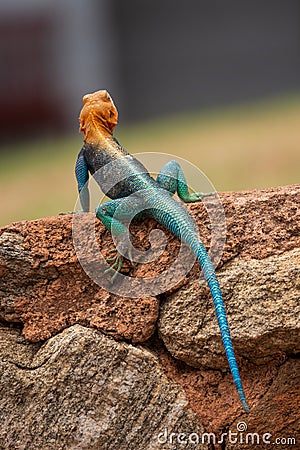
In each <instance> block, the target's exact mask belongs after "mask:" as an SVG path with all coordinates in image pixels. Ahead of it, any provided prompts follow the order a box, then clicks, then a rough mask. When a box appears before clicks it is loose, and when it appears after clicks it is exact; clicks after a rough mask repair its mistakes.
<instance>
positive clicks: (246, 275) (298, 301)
mask: <svg viewBox="0 0 300 450" xmlns="http://www.w3.org/2000/svg"><path fill="white" fill-rule="evenodd" d="M218 277H219V281H220V286H221V290H222V293H223V296H224V299H225V302H226V309H227V316H228V322H229V325H230V330H231V335H232V339H233V342H234V346H235V349H236V351H237V353H238V355H239V356H243V357H244V358H247V359H248V360H249V361H252V362H254V363H255V364H263V363H266V362H268V361H271V360H272V359H274V357H276V356H278V355H284V354H286V353H287V354H290V355H293V354H296V353H299V352H300V248H297V249H294V250H290V251H287V252H285V253H283V254H280V255H276V256H269V257H267V258H265V259H263V260H257V259H235V260H234V261H233V262H231V263H229V264H227V265H226V269H223V270H221V271H219V272H218ZM206 290H207V288H206V285H205V281H204V280H201V282H200V283H199V282H198V280H192V281H191V282H190V283H188V284H187V285H186V286H184V287H183V288H181V289H180V291H178V292H176V293H174V294H172V295H170V296H169V297H168V299H167V300H166V301H165V302H164V303H163V304H162V307H161V312H160V318H159V326H158V329H159V333H160V336H161V338H162V340H163V341H164V343H165V345H166V347H167V349H168V350H169V352H170V353H171V354H172V355H173V356H174V357H176V358H177V359H180V360H182V361H184V362H186V363H187V364H189V365H191V366H194V367H201V366H205V367H211V368H220V369H223V368H226V367H227V361H226V357H225V355H224V351H223V345H222V341H221V338H220V335H219V330H218V325H217V323H216V319H215V311H214V306H213V302H212V301H211V299H210V298H207V295H206Z"/></svg>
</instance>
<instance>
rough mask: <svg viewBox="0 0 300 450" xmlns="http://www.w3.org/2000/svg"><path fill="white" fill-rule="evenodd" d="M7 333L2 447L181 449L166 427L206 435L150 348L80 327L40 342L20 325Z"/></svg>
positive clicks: (1, 349) (2, 333)
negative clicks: (20, 330)
mask: <svg viewBox="0 0 300 450" xmlns="http://www.w3.org/2000/svg"><path fill="white" fill-rule="evenodd" d="M0 339H1V347H0V353H1V360H2V362H1V374H2V377H1V410H0V419H1V420H0V447H1V449H10V450H21V449H22V450H23V449H24V450H25V449H26V450H32V449H47V450H48V449H49V450H50V449H59V450H62V449H78V450H83V449H87V450H92V449H111V450H115V449H119V450H135V449H145V450H147V449H149V450H152V449H153V450H155V449H157V448H164V449H175V448H177V447H176V446H175V445H173V444H172V443H170V442H168V438H167V439H166V438H165V430H166V429H167V430H168V434H169V435H170V434H171V433H172V432H175V433H177V430H184V431H185V432H188V433H192V432H194V433H197V434H198V435H199V436H200V435H201V434H202V433H203V427H201V426H200V425H199V423H198V420H197V417H196V415H195V413H192V412H191V411H190V410H189V409H188V408H187V400H186V398H185V394H184V392H183V389H181V388H180V387H179V385H177V384H175V383H174V382H171V381H170V380H169V379H168V378H167V377H166V375H165V374H164V373H163V371H162V369H161V367H160V366H159V364H158V361H157V358H156V357H155V356H154V355H153V354H152V353H151V352H150V351H149V350H146V349H142V348H136V347H134V346H132V345H130V344H126V343H117V342H116V341H114V340H113V339H111V338H109V337H106V336H104V335H102V334H100V333H98V332H96V331H95V330H89V329H87V328H84V327H82V326H80V325H74V326H73V327H71V328H68V329H66V330H64V331H63V332H62V333H61V334H59V335H58V336H56V337H54V338H52V339H50V340H49V341H48V342H47V343H46V344H44V345H43V346H41V347H40V346H38V345H35V346H33V345H28V343H26V342H25V341H24V339H20V337H19V334H18V332H16V331H8V330H5V329H4V330H3V329H0ZM4 387H5V389H3V388H4ZM161 433H162V434H161ZM165 441H167V442H165ZM160 442H162V443H163V444H164V445H163V446H161V445H160ZM185 448H188V449H194V448H195V447H194V445H192V444H189V445H187V446H185ZM197 448H200V449H207V448H208V447H207V445H200V446H199V447H197Z"/></svg>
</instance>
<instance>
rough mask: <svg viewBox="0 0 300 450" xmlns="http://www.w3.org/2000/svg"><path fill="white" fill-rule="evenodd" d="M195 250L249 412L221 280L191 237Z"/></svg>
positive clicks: (204, 252)
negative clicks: (219, 280) (220, 284)
mask: <svg viewBox="0 0 300 450" xmlns="http://www.w3.org/2000/svg"><path fill="white" fill-rule="evenodd" d="M189 244H190V246H191V248H192V250H193V252H194V253H195V255H196V257H197V259H198V261H199V263H200V265H201V268H202V270H203V273H204V276H205V279H206V281H207V284H208V286H209V288H210V291H211V295H212V298H213V302H214V305H215V310H216V315H217V319H218V323H219V327H220V331H221V336H222V341H223V345H224V349H225V352H226V356H227V359H228V363H229V367H230V370H231V373H232V377H233V381H234V383H235V386H236V388H237V391H238V394H239V397H240V400H241V403H242V405H243V408H244V410H245V411H246V412H249V407H248V405H247V401H246V397H245V394H244V389H243V386H242V381H241V377H240V374H239V369H238V366H237V362H236V359H235V354H234V350H233V345H232V341H231V337H230V331H229V326H228V322H227V317H226V311H225V306H224V302H223V297H222V293H221V289H220V286H219V282H218V279H217V276H216V273H215V269H214V266H213V264H212V262H211V259H210V257H209V255H208V254H207V251H206V249H205V247H204V246H203V244H202V243H201V242H200V241H199V240H194V239H191V241H190V242H189Z"/></svg>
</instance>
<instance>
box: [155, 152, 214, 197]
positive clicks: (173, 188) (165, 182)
mask: <svg viewBox="0 0 300 450" xmlns="http://www.w3.org/2000/svg"><path fill="white" fill-rule="evenodd" d="M156 181H157V183H158V184H159V185H160V187H162V188H164V189H166V190H167V191H169V192H172V194H175V193H176V192H177V194H178V196H179V198H181V200H183V201H184V202H186V203H189V202H197V201H199V200H202V199H203V198H204V197H209V196H211V195H215V192H208V193H204V192H193V193H189V188H188V185H187V183H186V179H185V176H184V173H183V171H182V169H181V167H180V164H178V162H177V161H169V162H168V163H167V164H166V165H165V166H164V167H163V168H162V169H161V171H160V172H159V174H158V176H157V179H156Z"/></svg>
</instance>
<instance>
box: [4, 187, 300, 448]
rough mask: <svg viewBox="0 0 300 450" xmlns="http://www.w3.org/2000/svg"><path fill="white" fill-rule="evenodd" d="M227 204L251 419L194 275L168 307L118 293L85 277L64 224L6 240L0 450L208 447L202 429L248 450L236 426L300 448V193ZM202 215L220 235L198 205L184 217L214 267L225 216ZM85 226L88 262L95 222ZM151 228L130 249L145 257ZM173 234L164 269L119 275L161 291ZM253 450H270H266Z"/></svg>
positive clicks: (230, 268) (236, 327) (225, 283)
mask: <svg viewBox="0 0 300 450" xmlns="http://www.w3.org/2000/svg"><path fill="white" fill-rule="evenodd" d="M220 198H221V201H222V205H223V208H224V211H225V216H226V225H227V230H226V244H225V247H224V251H223V253H222V258H221V260H220V264H219V269H218V271H217V274H218V277H219V280H220V284H221V288H222V291H223V294H224V301H225V304H226V309H227V313H228V318H229V323H230V327H231V332H232V338H233V342H234V346H235V349H236V353H237V357H238V363H239V367H240V371H241V377H242V380H243V384H244V387H245V391H246V396H247V399H248V402H249V404H250V408H251V410H250V414H249V415H246V414H243V412H242V409H241V406H240V403H239V400H238V397H237V394H236V392H235V389H234V386H233V383H232V378H231V375H230V373H228V367H227V363H226V360H225V358H224V352H223V349H222V345H221V339H220V334H219V330H218V327H217V325H216V320H215V313H214V310H213V307H212V300H211V297H210V293H209V291H208V288H207V286H206V284H205V282H204V281H203V280H201V279H200V282H199V274H200V269H199V265H198V263H195V264H194V266H193V267H192V269H191V270H190V272H188V273H185V274H184V275H183V276H181V275H180V274H181V273H182V266H184V264H181V265H180V264H179V265H177V266H176V267H175V269H174V270H173V273H172V276H171V279H169V280H168V283H166V286H165V289H164V291H165V293H164V294H163V295H161V296H155V295H152V294H151V295H147V292H146V293H145V292H144V291H142V290H141V291H140V297H139V298H134V297H133V298H127V297H126V295H124V296H122V295H116V294H115V293H110V292H109V284H108V285H107V288H106V289H105V288H104V287H101V286H99V285H97V284H96V283H94V282H93V281H92V280H90V279H89V278H88V276H87V275H86V273H85V272H84V270H83V269H82V267H81V265H80V263H79V261H78V259H77V256H76V253H75V251H74V247H73V241H72V216H70V215H66V216H57V217H51V218H46V219H40V220H36V221H32V222H20V223H15V224H12V225H9V226H7V227H4V228H2V229H1V230H0V320H2V321H3V326H2V328H1V329H0V339H1V348H0V352H1V357H2V358H1V359H2V363H1V364H2V366H1V375H2V376H1V379H0V391H1V398H0V402H1V403H0V415H1V422H0V436H1V439H2V440H0V448H3V449H25V448H26V450H27V449H29V450H31V449H33V450H34V449H35V448H47V449H48V448H49V449H52V448H53V449H63V448H67V449H69V448H74V449H75V448H78V449H79V448H80V449H81V448H83V449H84V448H88V449H93V448H97V449H100V450H102V449H103V450H105V449H116V448H118V449H122V448H124V449H129V450H130V449H131V448H135V449H141V450H144V449H156V448H157V449H159V448H162V449H169V448H170V449H174V450H175V448H176V449H180V448H181V447H183V448H193V449H194V448H208V447H207V443H208V440H207V439H208V438H209V436H208V435H204V438H203V442H204V444H203V445H202V444H201V437H202V436H203V435H202V433H203V430H205V432H206V433H215V434H214V438H215V439H216V441H215V442H216V443H215V444H214V448H215V449H217V448H220V449H221V448H222V449H224V448H235V449H239V448H247V446H245V444H244V443H240V444H237V443H232V442H231V441H230V439H229V435H228V432H229V431H232V432H236V431H237V430H238V427H239V426H240V423H241V422H243V423H246V427H247V430H248V431H249V432H253V433H255V432H256V433H258V434H259V436H260V437H261V436H262V435H263V434H264V433H271V434H272V439H271V440H273V441H274V439H275V438H280V437H281V438H284V439H285V438H286V439H288V438H292V439H294V438H296V439H298V441H297V442H298V444H299V437H298V436H297V435H296V433H297V431H298V430H299V428H300V412H299V411H300V408H299V387H300V386H299V378H300V371H299V349H300V337H299V335H300V333H299V304H300V301H299V299H300V280H299V266H300V250H299V249H300V220H299V219H300V217H299V214H300V186H286V187H282V188H276V189H275V188H274V189H269V190H264V191H252V192H251V191H248V192H242V193H223V194H221V195H220ZM205 206H207V207H208V208H210V210H211V211H212V212H213V214H214V226H213V227H211V226H210V218H209V216H208V214H207V212H206V209H205V207H204V205H203V204H201V203H200V204H191V205H189V206H188V209H189V210H190V211H191V212H192V213H193V216H194V218H195V219H196V220H197V223H198V225H199V230H200V235H201V239H202V240H203V242H204V244H205V245H206V246H207V247H209V244H210V240H211V239H212V242H214V246H213V249H212V256H216V254H217V250H218V249H220V248H222V246H223V242H224V233H223V232H224V230H222V229H221V227H220V229H218V223H221V222H222V217H224V211H223V209H222V208H220V207H219V206H218V205H217V204H215V203H214V199H212V198H207V199H206V201H205ZM82 220H83V221H82V230H83V231H85V234H84V235H83V237H82V242H83V243H84V246H85V248H84V250H85V254H86V255H87V258H88V257H92V256H93V254H94V252H95V246H94V245H93V244H92V243H91V242H90V240H89V239H88V238H87V237H88V236H89V233H90V228H89V227H90V226H91V223H92V224H93V227H94V219H93V217H92V216H91V215H89V214H87V215H84V217H83V219H82ZM156 227H157V225H156V224H155V222H154V221H143V222H141V223H137V224H133V225H132V229H131V231H132V234H133V236H134V245H135V246H136V247H138V248H139V249H140V250H142V249H145V248H149V246H150V243H149V239H148V236H149V232H150V231H152V230H154V229H155V228H156ZM158 228H161V227H159V226H158ZM95 229H96V235H97V246H98V248H101V250H102V251H103V255H104V257H107V256H111V255H109V253H108V252H109V249H110V248H111V247H112V246H113V243H112V240H111V238H110V235H109V233H108V232H107V231H105V230H104V228H103V227H102V225H101V224H99V223H98V222H96V223H95ZM166 236H167V238H168V242H167V246H166V249H165V251H164V252H163V253H162V254H161V255H160V257H159V258H158V259H157V260H153V261H150V262H148V263H147V264H133V265H131V264H129V263H128V262H125V264H124V267H123V269H122V270H123V273H124V274H125V275H127V277H133V278H134V277H147V278H149V279H150V280H152V279H153V280H154V283H155V279H156V278H157V277H158V276H159V275H160V274H161V273H163V272H164V271H165V270H166V269H167V268H168V267H170V265H171V264H173V262H174V260H176V258H177V254H178V251H179V244H178V241H177V240H176V239H175V238H174V237H173V236H171V235H170V234H169V233H166ZM213 238H214V239H215V240H214V241H213ZM159 239H160V238H159ZM103 270H104V268H103V267H101V266H99V273H103ZM97 271H98V266H97ZM121 285H122V283H120V286H121ZM159 304H160V307H159ZM76 324H80V325H76ZM90 328H96V330H92V329H90ZM156 329H157V330H158V333H156ZM21 333H22V334H21ZM107 335H109V336H107ZM24 337H25V338H26V340H25V339H24ZM46 339H48V341H45V340H46ZM115 339H117V340H119V341H120V340H123V341H127V342H117V341H115ZM30 341H31V342H30ZM137 344H138V345H137ZM192 411H193V412H192ZM159 424H161V426H159ZM203 427H204V428H203ZM160 430H161V432H162V433H163V434H161V435H160V437H161V440H162V441H163V440H165V442H163V443H157V436H158V434H159V433H160ZM166 430H167V431H166ZM172 432H173V433H174V434H173V435H172V434H171V433H172ZM222 432H226V433H227V435H226V436H224V439H223V440H224V443H222V444H221V443H220V445H219V446H218V443H217V441H218V439H220V438H221V435H222ZM164 433H167V437H166V434H164ZM180 433H186V436H185V437H184V436H183V435H180ZM193 433H194V434H193ZM197 436H198V438H199V437H200V441H199V442H200V444H197V442H198V441H196V439H197ZM187 437H189V438H190V441H188V442H187V445H185V444H181V443H180V439H181V440H183V441H185V440H186V438H187ZM239 437H240V436H239ZM210 438H211V439H213V436H210ZM155 439H156V442H154V440H155ZM178 439H179V441H178ZM261 439H262V437H261ZM266 439H268V438H266ZM211 443H213V441H211ZM280 444H281V445H280V448H283V449H284V448H291V444H288V443H284V441H282V442H281V443H280ZM201 445H202V446H201ZM295 445H297V444H295ZM295 445H294V448H297V447H296V446H295ZM210 448H211V447H210ZM259 448H262V449H264V448H266V449H267V448H270V444H268V443H264V442H262V441H260V444H259Z"/></svg>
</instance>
